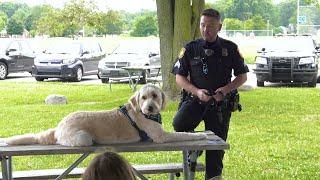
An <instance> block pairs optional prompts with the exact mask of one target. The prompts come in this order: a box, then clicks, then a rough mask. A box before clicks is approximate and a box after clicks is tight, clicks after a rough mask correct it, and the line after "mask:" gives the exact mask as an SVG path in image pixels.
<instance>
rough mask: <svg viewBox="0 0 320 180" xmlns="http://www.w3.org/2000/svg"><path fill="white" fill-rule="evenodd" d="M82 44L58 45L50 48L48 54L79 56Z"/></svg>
mask: <svg viewBox="0 0 320 180" xmlns="http://www.w3.org/2000/svg"><path fill="white" fill-rule="evenodd" d="M80 46H81V45H80V43H67V44H56V45H53V46H51V47H49V48H48V49H47V50H46V51H45V53H46V54H75V55H76V54H79V53H80Z"/></svg>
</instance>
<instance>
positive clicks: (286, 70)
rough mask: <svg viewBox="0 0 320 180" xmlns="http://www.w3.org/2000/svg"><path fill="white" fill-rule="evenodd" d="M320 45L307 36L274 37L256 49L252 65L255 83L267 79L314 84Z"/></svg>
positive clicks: (270, 80) (261, 82) (260, 83)
mask: <svg viewBox="0 0 320 180" xmlns="http://www.w3.org/2000/svg"><path fill="white" fill-rule="evenodd" d="M319 55H320V49H319V46H317V44H316V42H315V41H314V40H313V39H312V37H311V36H292V37H291V36H290V37H275V38H273V39H272V40H271V41H269V42H266V43H265V44H264V45H263V47H262V48H261V50H259V51H258V55H257V56H256V58H255V60H256V62H255V64H256V68H255V69H253V70H254V73H255V74H256V76H257V86H264V82H265V81H269V82H299V83H303V82H307V83H308V86H309V87H315V86H316V83H317V78H318V62H319Z"/></svg>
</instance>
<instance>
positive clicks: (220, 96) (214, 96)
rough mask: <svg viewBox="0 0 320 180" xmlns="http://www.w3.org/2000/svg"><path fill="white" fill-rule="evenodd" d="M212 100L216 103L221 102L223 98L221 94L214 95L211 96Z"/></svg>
mask: <svg viewBox="0 0 320 180" xmlns="http://www.w3.org/2000/svg"><path fill="white" fill-rule="evenodd" d="M213 98H214V99H215V100H216V101H222V100H223V98H224V96H223V95H222V94H221V93H217V94H215V95H213Z"/></svg>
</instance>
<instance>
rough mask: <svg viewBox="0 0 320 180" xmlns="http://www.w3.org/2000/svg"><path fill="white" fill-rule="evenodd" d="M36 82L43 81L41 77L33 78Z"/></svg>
mask: <svg viewBox="0 0 320 180" xmlns="http://www.w3.org/2000/svg"><path fill="white" fill-rule="evenodd" d="M35 79H36V81H43V80H44V78H43V77H35Z"/></svg>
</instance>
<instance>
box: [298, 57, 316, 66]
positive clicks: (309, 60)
mask: <svg viewBox="0 0 320 180" xmlns="http://www.w3.org/2000/svg"><path fill="white" fill-rule="evenodd" d="M302 64H314V58H313V57H305V58H300V61H299V65H302Z"/></svg>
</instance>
